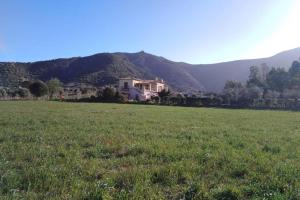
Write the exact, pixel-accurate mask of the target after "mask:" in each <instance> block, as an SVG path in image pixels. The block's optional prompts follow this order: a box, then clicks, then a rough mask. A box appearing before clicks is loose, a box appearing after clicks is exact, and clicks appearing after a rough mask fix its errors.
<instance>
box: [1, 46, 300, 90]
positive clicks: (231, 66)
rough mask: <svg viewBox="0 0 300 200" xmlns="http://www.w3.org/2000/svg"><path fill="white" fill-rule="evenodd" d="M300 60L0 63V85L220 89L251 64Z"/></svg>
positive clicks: (283, 56)
mask: <svg viewBox="0 0 300 200" xmlns="http://www.w3.org/2000/svg"><path fill="white" fill-rule="evenodd" d="M299 58H300V48H295V49H292V50H287V51H283V52H280V53H278V54H275V55H274V56H271V57H267V58H258V59H245V60H234V61H227V62H220V63H212V64H189V63H185V62H175V61H171V60H168V59H166V58H164V57H162V56H156V55H153V54H149V53H146V52H144V51H140V52H137V53H126V52H116V53H97V54H93V55H90V56H85V57H80V56H77V57H71V58H57V59H51V60H45V61H36V62H0V86H4V87H14V86H16V85H18V84H19V83H20V82H21V81H22V80H35V79H40V80H43V81H47V80H49V79H50V78H54V77H55V78H59V79H60V80H61V81H63V82H64V83H70V82H78V83H87V84H91V85H95V86H104V85H108V84H114V83H116V81H117V80H118V78H120V77H124V76H133V77H137V78H145V79H153V78H155V77H160V78H162V79H164V80H166V82H167V83H168V84H169V85H170V87H171V88H172V89H173V90H176V91H199V90H206V91H213V92H219V91H221V90H222V88H223V86H224V84H225V82H226V81H227V80H236V81H241V82H245V81H246V80H247V78H248V74H249V68H250V67H251V66H253V65H256V66H261V65H267V66H269V67H270V68H271V67H283V68H288V67H290V65H291V63H292V62H293V61H294V60H298V59H299Z"/></svg>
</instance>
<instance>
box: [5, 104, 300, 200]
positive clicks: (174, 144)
mask: <svg viewBox="0 0 300 200" xmlns="http://www.w3.org/2000/svg"><path fill="white" fill-rule="evenodd" d="M299 190H300V113H299V112H286V111H256V110H226V109H208V108H183V107H167V106H146V105H122V104H84V103H59V102H43V101H40V102H0V199H209V200H210V199H217V200H218V199H223V200H226V199H276V200H279V199H282V200H283V199H291V200H294V199H295V200H296V199H300V191H299Z"/></svg>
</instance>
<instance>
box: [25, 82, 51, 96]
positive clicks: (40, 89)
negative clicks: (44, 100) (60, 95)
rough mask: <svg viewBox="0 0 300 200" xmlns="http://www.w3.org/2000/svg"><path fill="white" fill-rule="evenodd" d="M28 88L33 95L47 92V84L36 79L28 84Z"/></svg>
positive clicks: (42, 94) (41, 94)
mask: <svg viewBox="0 0 300 200" xmlns="http://www.w3.org/2000/svg"><path fill="white" fill-rule="evenodd" d="M29 90H30V92H31V94H33V95H34V96H35V97H41V96H44V95H46V94H48V91H49V90H48V86H47V85H46V84H45V83H44V82H43V81H36V82H33V83H32V84H30V86H29Z"/></svg>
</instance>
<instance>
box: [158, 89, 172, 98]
mask: <svg viewBox="0 0 300 200" xmlns="http://www.w3.org/2000/svg"><path fill="white" fill-rule="evenodd" d="M170 94H171V92H170V90H166V89H163V90H162V91H160V92H158V96H159V97H160V98H164V97H167V96H169V95H170Z"/></svg>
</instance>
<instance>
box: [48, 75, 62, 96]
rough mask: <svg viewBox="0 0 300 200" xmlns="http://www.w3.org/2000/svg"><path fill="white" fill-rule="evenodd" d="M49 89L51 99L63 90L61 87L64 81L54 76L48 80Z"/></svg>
mask: <svg viewBox="0 0 300 200" xmlns="http://www.w3.org/2000/svg"><path fill="white" fill-rule="evenodd" d="M47 86H48V90H49V96H50V99H52V98H53V96H54V95H55V94H58V92H59V91H60V90H61V87H62V86H63V84H62V82H60V80H59V79H57V78H52V79H50V80H49V81H48V82H47Z"/></svg>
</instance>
